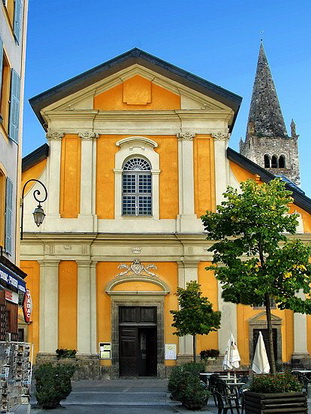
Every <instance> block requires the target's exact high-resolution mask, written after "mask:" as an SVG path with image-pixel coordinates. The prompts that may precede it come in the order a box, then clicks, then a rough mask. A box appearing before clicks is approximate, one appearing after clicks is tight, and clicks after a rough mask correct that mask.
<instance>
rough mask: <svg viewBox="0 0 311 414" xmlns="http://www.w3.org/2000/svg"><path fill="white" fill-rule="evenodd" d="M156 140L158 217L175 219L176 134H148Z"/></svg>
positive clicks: (176, 193)
mask: <svg viewBox="0 0 311 414" xmlns="http://www.w3.org/2000/svg"><path fill="white" fill-rule="evenodd" d="M148 138H150V139H152V140H154V141H156V142H157V144H158V147H157V148H156V152H157V153H158V154H159V158H160V170H161V173H160V177H159V183H160V189H159V190H160V191H159V197H160V219H176V217H177V214H178V204H179V203H178V142H177V137H176V136H171V135H168V136H160V137H157V136H148Z"/></svg>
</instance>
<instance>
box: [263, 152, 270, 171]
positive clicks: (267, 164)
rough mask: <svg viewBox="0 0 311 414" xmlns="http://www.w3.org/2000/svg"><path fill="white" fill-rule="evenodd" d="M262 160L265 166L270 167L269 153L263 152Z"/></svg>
mask: <svg viewBox="0 0 311 414" xmlns="http://www.w3.org/2000/svg"><path fill="white" fill-rule="evenodd" d="M264 161H265V168H270V157H269V155H267V154H265V157H264Z"/></svg>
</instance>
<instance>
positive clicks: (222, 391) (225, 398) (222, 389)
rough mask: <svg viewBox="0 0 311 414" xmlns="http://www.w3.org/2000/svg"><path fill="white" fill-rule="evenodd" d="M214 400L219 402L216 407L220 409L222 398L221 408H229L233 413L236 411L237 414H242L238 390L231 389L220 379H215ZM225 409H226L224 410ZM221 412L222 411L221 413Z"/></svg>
mask: <svg viewBox="0 0 311 414" xmlns="http://www.w3.org/2000/svg"><path fill="white" fill-rule="evenodd" d="M214 394H215V396H214V399H215V400H216V401H217V403H216V405H217V407H219V404H220V399H219V395H220V396H221V398H222V404H221V406H223V407H227V409H230V411H231V412H232V413H233V409H236V412H237V414H240V408H241V404H240V401H239V394H238V391H237V389H236V388H230V387H229V386H228V385H227V384H226V382H225V381H223V380H222V379H220V378H216V379H215V385H214ZM218 394H219V395H218ZM223 409H224V408H223ZM220 412H221V411H220ZM224 412H227V411H224Z"/></svg>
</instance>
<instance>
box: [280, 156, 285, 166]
mask: <svg viewBox="0 0 311 414" xmlns="http://www.w3.org/2000/svg"><path fill="white" fill-rule="evenodd" d="M279 168H286V167H285V156H284V155H281V156H280V158H279Z"/></svg>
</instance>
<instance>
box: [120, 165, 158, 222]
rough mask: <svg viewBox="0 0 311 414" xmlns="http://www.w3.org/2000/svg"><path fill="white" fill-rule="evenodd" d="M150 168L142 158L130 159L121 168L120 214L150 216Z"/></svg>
mask: <svg viewBox="0 0 311 414" xmlns="http://www.w3.org/2000/svg"><path fill="white" fill-rule="evenodd" d="M151 186H152V177H151V166H150V164H149V162H148V161H146V160H144V159H142V158H131V159H129V160H128V161H127V162H126V164H125V165H124V167H123V177H122V193H123V194H122V214H123V215H129V216H150V215H151V214H152V194H151Z"/></svg>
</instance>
